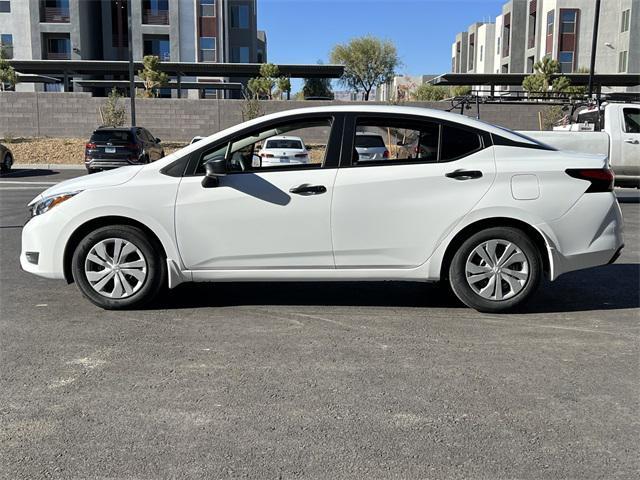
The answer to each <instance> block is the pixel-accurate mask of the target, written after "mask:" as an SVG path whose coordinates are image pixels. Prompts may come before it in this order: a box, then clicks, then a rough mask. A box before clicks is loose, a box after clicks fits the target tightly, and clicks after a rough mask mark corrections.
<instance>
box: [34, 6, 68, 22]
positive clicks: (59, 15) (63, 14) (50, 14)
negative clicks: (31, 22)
mask: <svg viewBox="0 0 640 480" xmlns="http://www.w3.org/2000/svg"><path fill="white" fill-rule="evenodd" d="M40 21H41V22H43V23H69V9H68V8H54V7H42V10H41V15H40Z"/></svg>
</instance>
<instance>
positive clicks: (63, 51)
mask: <svg viewBox="0 0 640 480" xmlns="http://www.w3.org/2000/svg"><path fill="white" fill-rule="evenodd" d="M43 45H44V47H45V51H44V52H43V55H42V56H43V58H44V59H45V60H70V59H71V40H70V39H69V36H68V35H64V36H61V35H59V34H58V35H55V34H52V35H46V36H45V37H44V42H43Z"/></svg>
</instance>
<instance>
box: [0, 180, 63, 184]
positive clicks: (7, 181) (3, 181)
mask: <svg viewBox="0 0 640 480" xmlns="http://www.w3.org/2000/svg"><path fill="white" fill-rule="evenodd" d="M0 183H1V184H7V185H11V184H16V185H57V184H58V183H59V182H23V181H20V180H0Z"/></svg>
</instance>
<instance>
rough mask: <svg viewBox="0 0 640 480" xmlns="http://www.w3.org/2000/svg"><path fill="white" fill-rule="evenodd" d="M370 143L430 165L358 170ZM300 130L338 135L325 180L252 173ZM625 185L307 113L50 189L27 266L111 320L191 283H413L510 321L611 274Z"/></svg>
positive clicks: (292, 168) (594, 161) (412, 123)
mask: <svg viewBox="0 0 640 480" xmlns="http://www.w3.org/2000/svg"><path fill="white" fill-rule="evenodd" d="M375 129H378V130H381V131H384V132H386V133H385V136H387V135H388V136H390V137H391V141H392V142H397V141H399V140H398V139H399V138H400V140H401V138H415V139H419V140H417V141H418V145H417V147H416V148H415V149H414V152H424V153H417V154H416V155H413V154H412V155H409V156H408V157H407V158H393V159H388V160H378V161H375V162H371V161H366V162H360V160H359V158H358V155H357V154H356V155H354V152H355V146H354V145H355V138H356V132H357V131H369V130H375ZM294 131H295V132H296V133H297V134H298V132H300V131H306V132H308V133H309V138H316V137H318V135H319V133H318V132H320V133H323V132H324V133H326V135H327V143H326V151H325V156H324V159H323V161H322V162H321V163H307V164H304V163H301V164H290V165H283V164H278V165H275V166H265V165H264V164H263V165H256V162H255V160H256V155H255V149H256V148H258V146H259V145H262V144H263V142H264V141H265V140H267V139H269V138H272V137H274V136H281V135H285V134H286V133H288V132H294ZM399 132H400V133H399ZM394 135H395V136H394ZM258 164H259V162H258ZM613 180H614V178H613V174H612V172H611V170H610V168H609V166H608V164H607V159H606V157H605V156H601V155H587V154H574V153H567V152H561V151H557V150H555V149H553V148H551V147H548V146H546V145H543V144H541V143H539V142H536V141H535V140H531V139H529V138H527V137H524V136H521V135H519V134H516V133H514V132H512V131H509V130H506V129H503V128H499V127H495V126H491V125H488V124H485V123H481V122H479V121H476V120H473V119H471V118H467V117H464V116H461V115H457V114H453V113H446V112H441V111H436V110H429V109H422V108H409V107H396V106H334V107H318V108H307V109H302V110H293V111H287V112H281V113H276V114H273V115H269V116H264V117H260V118H259V119H255V120H252V121H249V122H246V123H243V124H240V125H237V126H235V127H233V128H230V129H227V130H224V131H222V132H219V133H218V134H216V135H214V136H211V137H207V138H206V139H204V140H201V141H200V142H197V143H195V144H193V145H190V146H188V147H186V148H184V149H182V150H180V151H178V152H175V153H173V154H171V155H169V156H167V157H166V158H163V159H161V160H159V161H157V162H153V163H151V164H148V165H141V166H131V167H124V168H120V169H117V170H113V171H108V172H103V173H99V174H96V175H91V176H90V177H80V178H76V179H73V180H68V181H65V182H62V183H60V184H58V185H56V186H54V187H52V188H50V189H48V190H47V191H45V192H44V193H43V194H41V195H39V196H38V197H37V198H35V199H34V200H33V201H32V202H31V203H30V208H31V214H32V218H31V219H30V220H29V222H28V223H27V224H26V225H25V227H24V229H23V233H22V252H21V256H20V260H21V264H22V267H23V268H24V269H25V270H27V271H28V272H31V273H34V274H36V275H39V276H42V277H47V278H53V279H66V280H67V281H68V282H75V283H77V285H78V287H79V288H80V290H81V291H82V293H83V294H84V295H85V296H86V297H87V298H88V299H89V300H90V301H92V302H93V303H95V304H96V305H99V306H100V307H103V308H107V309H123V308H133V307H139V306H141V305H143V304H146V303H148V302H149V301H151V300H152V299H153V298H154V297H156V295H157V294H158V293H159V292H160V291H161V290H162V288H163V287H167V286H168V287H169V288H173V287H175V286H176V285H178V284H180V283H182V282H192V281H193V282H205V281H215V282H222V281H234V282H235V281H294V282H297V281H374V280H375V281H379V280H406V281H423V282H435V281H448V282H449V283H450V284H451V287H452V289H453V291H454V292H455V293H456V295H457V296H458V298H459V299H460V300H461V301H462V302H464V303H465V304H466V305H468V306H470V307H473V308H475V309H478V310H480V311H485V312H499V311H505V310H510V309H513V308H514V307H516V306H518V305H521V304H522V303H523V302H524V301H525V300H527V299H528V298H530V297H531V295H532V294H533V293H534V291H535V290H536V289H537V288H538V285H539V284H540V281H541V280H542V279H543V278H546V279H548V280H555V279H556V278H558V276H560V275H562V274H564V273H566V272H570V271H573V270H579V269H585V268H589V267H594V266H597V265H605V264H607V263H610V262H613V261H615V259H616V258H617V256H618V255H619V253H620V251H621V249H622V246H623V240H622V217H621V211H620V208H619V205H618V202H617V200H616V197H615V195H614V193H613ZM547 288H553V287H551V286H550V287H547Z"/></svg>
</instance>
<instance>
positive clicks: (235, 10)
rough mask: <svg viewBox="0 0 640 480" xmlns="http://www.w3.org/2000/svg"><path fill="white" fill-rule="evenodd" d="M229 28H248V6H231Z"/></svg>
mask: <svg viewBox="0 0 640 480" xmlns="http://www.w3.org/2000/svg"><path fill="white" fill-rule="evenodd" d="M231 27H232V28H249V5H232V6H231Z"/></svg>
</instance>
